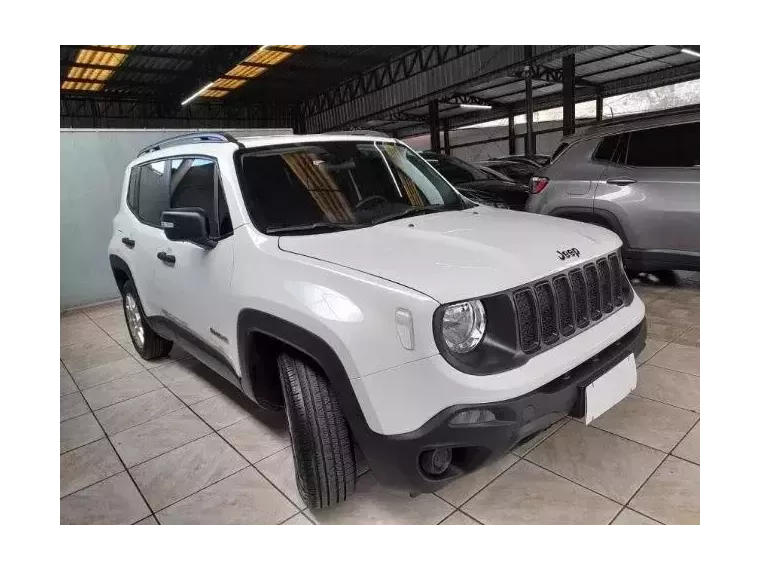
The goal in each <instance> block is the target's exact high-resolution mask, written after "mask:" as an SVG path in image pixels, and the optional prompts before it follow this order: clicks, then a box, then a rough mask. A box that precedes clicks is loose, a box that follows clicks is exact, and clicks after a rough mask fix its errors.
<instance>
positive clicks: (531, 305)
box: [515, 289, 541, 353]
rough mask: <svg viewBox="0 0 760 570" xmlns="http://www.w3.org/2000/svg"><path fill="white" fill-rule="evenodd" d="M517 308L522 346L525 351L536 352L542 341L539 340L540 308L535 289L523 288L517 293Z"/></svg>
mask: <svg viewBox="0 0 760 570" xmlns="http://www.w3.org/2000/svg"><path fill="white" fill-rule="evenodd" d="M515 309H516V312H517V327H518V330H519V331H520V347H521V348H522V350H523V352H525V353H529V352H534V351H536V350H538V349H539V348H540V346H541V343H540V342H539V340H538V310H537V308H536V300H535V298H534V297H533V291H531V290H530V289H523V290H521V291H518V292H517V293H515Z"/></svg>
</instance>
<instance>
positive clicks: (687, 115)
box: [560, 106, 699, 144]
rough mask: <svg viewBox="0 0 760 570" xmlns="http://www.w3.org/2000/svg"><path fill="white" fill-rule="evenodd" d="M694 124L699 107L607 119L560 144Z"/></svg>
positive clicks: (564, 139) (696, 120)
mask: <svg viewBox="0 0 760 570" xmlns="http://www.w3.org/2000/svg"><path fill="white" fill-rule="evenodd" d="M696 122H699V106H696V107H695V106H690V107H686V108H682V109H668V110H665V111H659V112H654V113H641V114H636V115H628V116H624V117H620V118H618V119H608V120H605V121H602V122H601V123H596V124H593V125H591V126H589V127H588V128H587V129H586V130H585V131H583V132H582V133H577V134H574V135H570V136H567V137H565V138H563V139H562V140H561V141H560V143H567V144H573V143H576V142H578V141H581V140H588V139H596V138H601V137H606V136H610V135H617V134H620V133H627V132H631V131H642V130H645V129H653V128H656V127H666V126H670V125H681V124H684V123H696Z"/></svg>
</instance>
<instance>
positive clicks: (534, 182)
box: [530, 176, 549, 194]
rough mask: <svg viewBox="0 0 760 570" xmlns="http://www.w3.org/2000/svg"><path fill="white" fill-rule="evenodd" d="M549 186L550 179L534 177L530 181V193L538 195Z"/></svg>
mask: <svg viewBox="0 0 760 570" xmlns="http://www.w3.org/2000/svg"><path fill="white" fill-rule="evenodd" d="M547 184H549V179H548V178H543V177H542V176H534V177H533V178H531V179H530V191H531V192H533V193H534V194H538V193H539V192H541V190H543V189H544V188H546V185H547Z"/></svg>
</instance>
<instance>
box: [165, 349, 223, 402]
mask: <svg viewBox="0 0 760 570" xmlns="http://www.w3.org/2000/svg"><path fill="white" fill-rule="evenodd" d="M151 372H152V374H153V375H154V376H155V377H156V378H158V380H159V381H160V382H161V383H162V384H163V385H164V386H166V387H167V388H169V389H170V390H171V391H172V392H174V393H175V394H176V395H177V397H178V398H179V399H180V400H182V401H183V402H185V404H187V405H188V406H190V405H192V404H195V403H196V402H200V401H201V400H206V399H208V398H211V397H213V396H216V395H217V394H219V388H218V386H220V385H221V384H222V383H223V382H226V380H225V379H224V378H222V377H221V376H218V375H216V374H215V373H214V372H213V371H212V370H210V369H209V368H206V367H205V366H204V365H203V364H201V363H200V362H199V361H197V360H195V359H189V360H181V361H175V362H171V363H170V364H166V365H164V366H159V367H157V368H154V369H152V370H151Z"/></svg>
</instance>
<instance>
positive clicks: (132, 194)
mask: <svg viewBox="0 0 760 570" xmlns="http://www.w3.org/2000/svg"><path fill="white" fill-rule="evenodd" d="M139 176H140V172H139V169H138V168H132V170H130V171H129V188H128V190H127V206H129V209H130V210H132V211H133V212H137V178H138V177H139Z"/></svg>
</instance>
